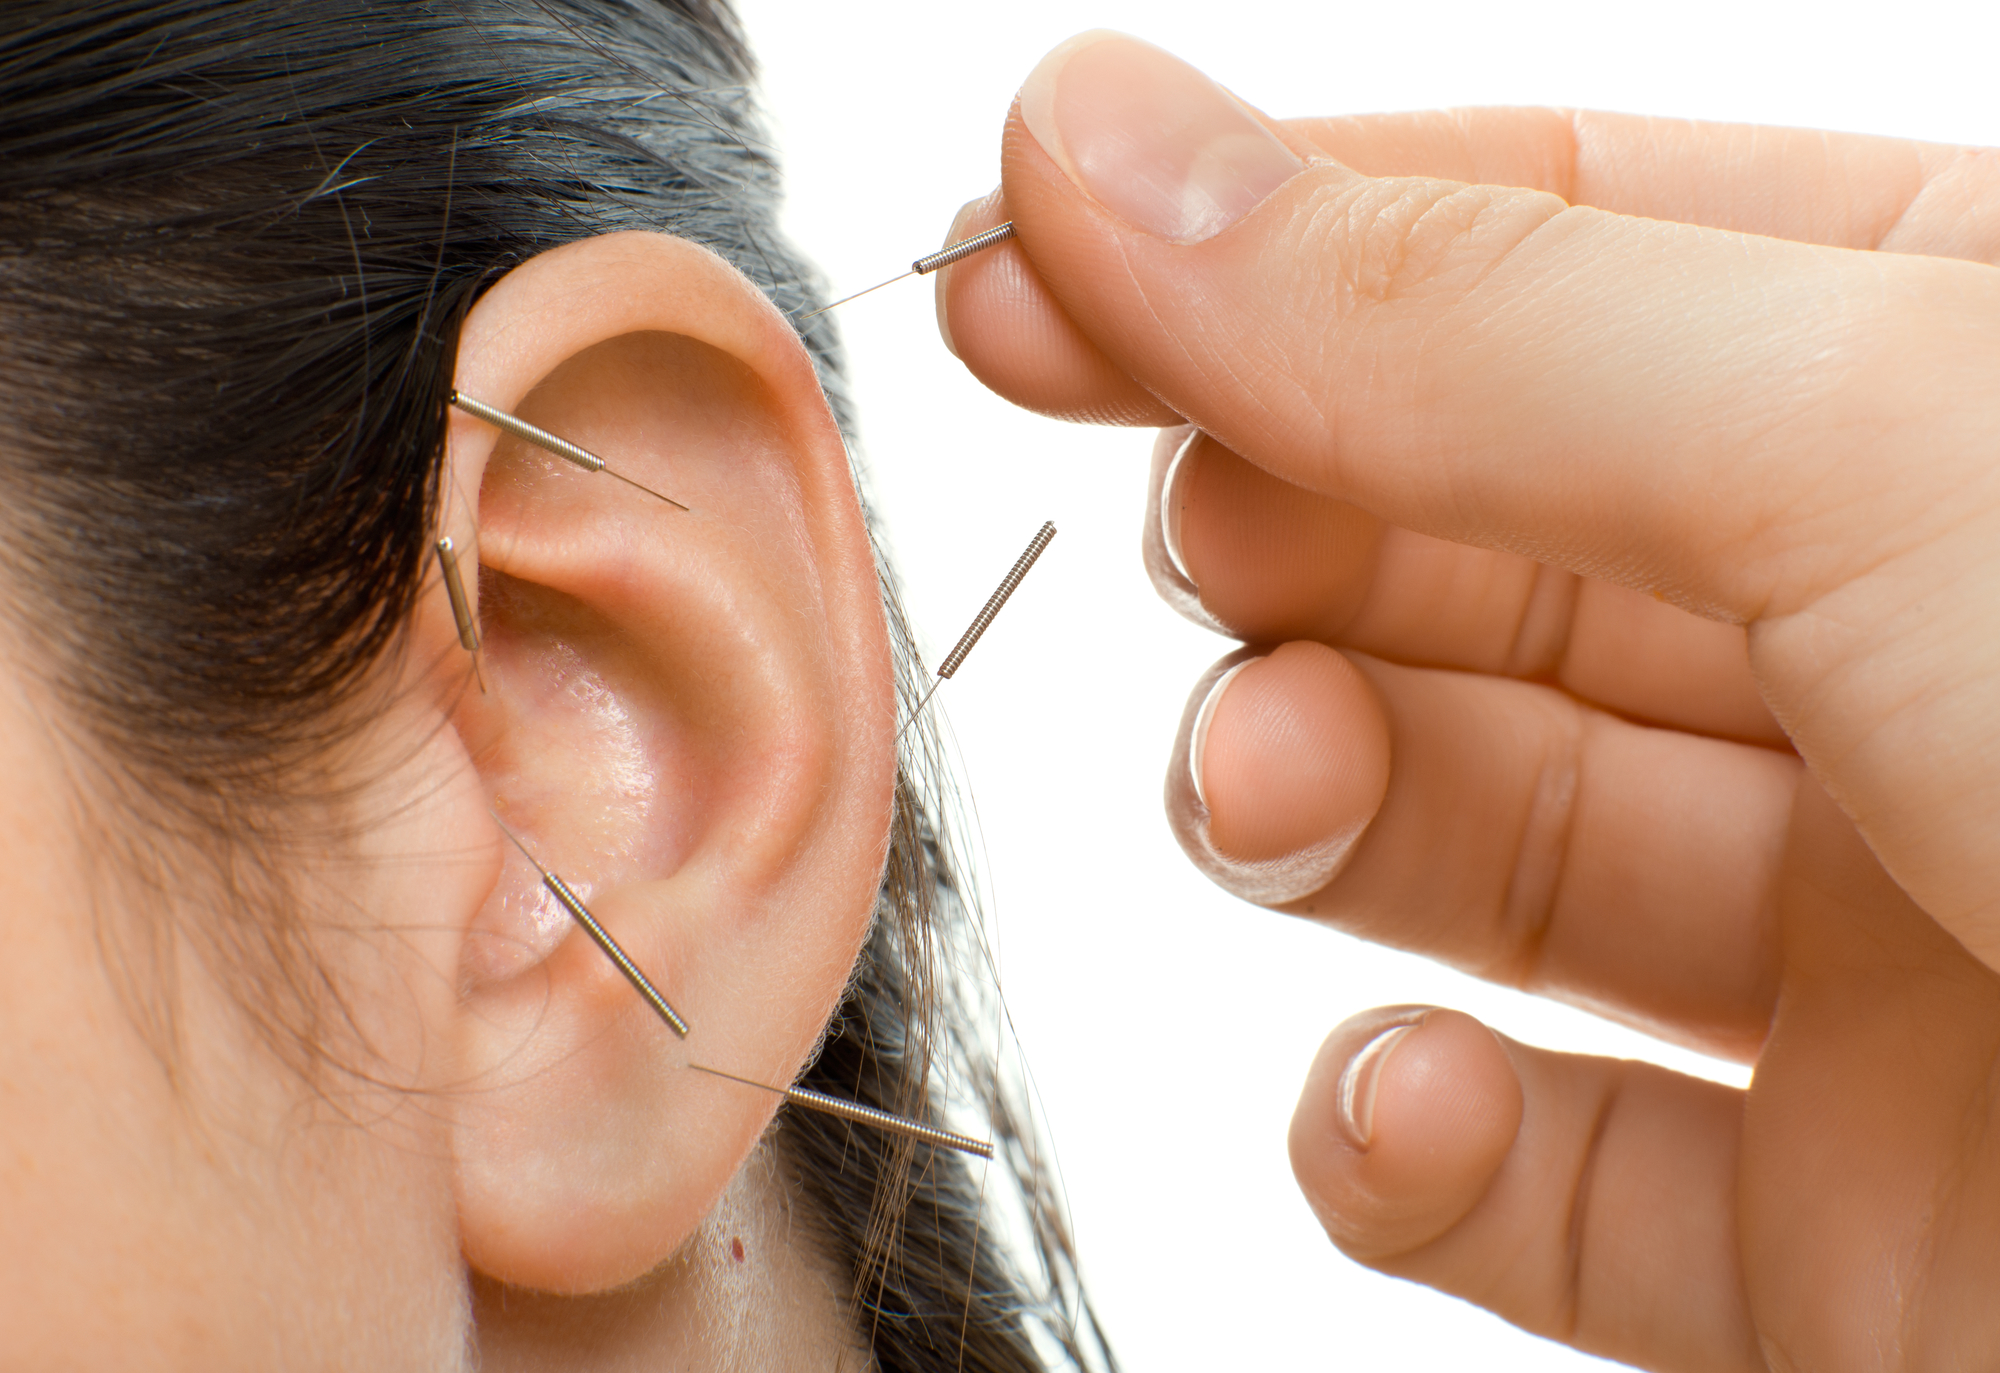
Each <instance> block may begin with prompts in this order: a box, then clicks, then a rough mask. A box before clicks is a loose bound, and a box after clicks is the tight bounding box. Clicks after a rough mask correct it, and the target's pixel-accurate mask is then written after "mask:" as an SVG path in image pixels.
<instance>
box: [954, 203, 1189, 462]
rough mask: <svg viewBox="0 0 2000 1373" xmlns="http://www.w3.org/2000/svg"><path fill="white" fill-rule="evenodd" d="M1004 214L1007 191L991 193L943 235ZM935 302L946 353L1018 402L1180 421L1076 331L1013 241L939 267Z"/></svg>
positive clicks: (1104, 417)
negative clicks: (947, 265) (948, 351)
mask: <svg viewBox="0 0 2000 1373" xmlns="http://www.w3.org/2000/svg"><path fill="white" fill-rule="evenodd" d="M1007 218H1008V211H1007V202H1006V197H1005V193H1004V192H1002V191H999V190H995V191H993V192H992V193H991V194H990V195H987V196H984V197H982V198H981V199H979V200H975V201H972V202H970V203H969V204H967V205H966V206H965V207H964V208H962V209H961V210H960V211H959V212H958V216H957V218H955V219H954V220H953V221H952V226H951V233H950V235H949V237H948V238H947V240H946V241H947V242H952V243H956V242H961V241H963V240H964V239H967V238H970V237H972V236H973V235H974V234H978V233H983V232H985V231H986V230H987V229H991V228H994V227H996V226H998V225H1000V224H1003V223H1005V222H1006V220H1007ZM936 301H937V320H938V333H939V335H940V336H941V337H942V338H943V340H944V345H945V347H946V348H948V349H950V350H951V354H952V356H953V357H956V358H957V359H958V360H959V361H960V362H962V363H964V364H965V366H966V370H968V371H970V372H971V373H972V374H973V375H974V376H975V377H977V378H979V380H980V381H981V382H982V383H984V384H985V385H986V386H987V387H988V388H989V389H990V390H993V391H995V392H997V393H998V394H1000V395H1001V396H1003V397H1005V398H1006V399H1007V400H1010V401H1012V402H1013V403H1014V404H1016V405H1019V406H1021V407H1023V408H1024V409H1028V410H1033V411H1035V412H1037V413H1039V414H1044V415H1049V416H1052V417H1053V418H1056V419H1063V420H1072V421H1078V422H1083V423H1092V424H1119V425H1150V426H1160V425H1169V424H1177V423H1179V422H1180V416H1179V415H1176V414H1175V413H1174V412H1173V411H1172V410H1170V409H1168V408H1167V407H1166V406H1164V405H1162V404H1161V403H1160V402H1159V401H1158V400H1157V399H1155V398H1154V397H1153V395H1152V394H1151V393H1150V392H1148V391H1147V390H1145V388H1143V387H1141V386H1140V385H1139V384H1138V383H1137V382H1135V381H1133V380H1132V379H1131V378H1130V377H1129V376H1127V375H1126V374H1125V373H1124V372H1123V371H1121V370H1120V369H1119V368H1117V367H1116V366H1114V365H1113V364H1112V362H1111V360H1110V359H1109V358H1107V357H1105V356H1104V354H1103V353H1102V352H1101V351H1099V349H1098V348H1097V346H1096V345H1095V344H1093V343H1091V342H1090V341H1089V340H1088V339H1087V338H1085V337H1084V335H1083V332H1082V331H1081V330H1080V329H1078V328H1077V327H1076V325H1075V323H1074V322H1073V321H1071V319H1070V317H1069V316H1068V314H1066V313H1065V312H1064V310H1063V308H1062V306H1061V305H1059V304H1058V303H1057V302H1056V299H1055V297H1054V296H1053V295H1051V294H1050V293H1049V290H1048V288H1047V286H1045V285H1044V284H1043V283H1042V279H1041V277H1040V275H1039V274H1037V273H1036V271H1035V269H1034V266H1033V264H1032V263H1030V262H1029V260H1028V256H1027V253H1026V252H1025V251H1024V250H1023V249H1022V247H1021V244H1020V243H1019V241H1008V242H1003V243H1000V244H998V245H996V246H994V247H992V248H988V249H986V250H985V251H983V252H978V253H974V254H973V255H972V256H971V257H968V258H964V259H962V260H960V261H958V262H955V263H953V264H952V265H951V266H949V267H945V268H942V269H940V270H939V272H938V273H937V285H936Z"/></svg>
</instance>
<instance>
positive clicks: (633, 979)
mask: <svg viewBox="0 0 2000 1373" xmlns="http://www.w3.org/2000/svg"><path fill="white" fill-rule="evenodd" d="M487 814H489V815H493V812H492V811H491V810H490V809H489V810H488V811H487ZM493 823H494V824H496V825H498V826H499V827H500V832H501V833H502V834H504V835H506V836H507V837H508V838H509V839H511V840H513V841H514V847H515V848H517V849H519V850H520V851H521V855H522V857H524V858H526V859H527V860H528V861H529V862H530V863H533V864H534V865H535V871H536V872H539V873H540V874H541V875H542V885H543V886H545V887H547V888H548V889H549V892H550V894H551V895H553V896H554V897H555V899H556V900H558V901H560V902H561V903H562V907H563V909H564V910H566V911H568V912H569V913H570V915H571V916H572V917H573V918H574V919H575V920H576V923H577V924H579V925H581V926H583V928H584V931H585V932H586V933H587V934H589V935H590V937H591V938H592V939H593V940H595V941H596V942H597V947H598V948H600V949H602V950H604V956H605V957H606V958H608V959H610V960H611V961H612V962H613V963H614V964H616V965H617V967H618V971H619V972H621V973H624V974H625V980H626V981H627V982H630V983H631V984H632V988H633V990H634V991H636V992H638V993H639V995H640V996H641V997H643V998H645V1001H646V1004H647V1005H648V1006H651V1007H652V1008H653V1010H654V1011H655V1012H656V1013H657V1014H658V1015H659V1017H660V1019H662V1020H664V1021H665V1022H666V1023H667V1028H668V1029H670V1030H672V1031H673V1032H674V1033H675V1034H676V1035H679V1036H680V1037H681V1038H682V1039H686V1038H687V1037H688V1023H687V1022H686V1021H685V1020H682V1019H681V1015H680V1012H679V1011H676V1010H675V1009H674V1008H673V1007H672V1006H670V1005H668V1004H667V999H666V998H665V997H664V996H662V995H660V989H659V988H658V987H655V986H654V985H653V983H652V980H651V979H650V978H648V977H647V976H646V974H644V973H642V972H640V971H639V965H638V964H637V963H634V962H633V961H632V958H631V955H630V954H627V953H626V952H625V950H624V948H623V947H622V946H621V945H620V944H619V943H618V941H617V940H615V939H613V938H612V937H611V931H609V930H607V929H605V928H604V926H602V925H600V924H598V923H597V917H596V916H594V915H592V914H591V913H590V908H589V907H588V906H585V905H584V904H583V900H582V898H581V897H579V896H578V895H577V894H576V893H575V892H574V891H571V890H570V885H569V883H567V882H565V881H563V880H562V878H560V877H558V876H556V875H555V874H554V873H552V872H550V871H549V870H548V869H547V868H545V867H543V866H542V860H541V859H539V858H537V857H535V855H534V854H532V853H530V852H528V846H527V845H526V844H524V843H522V842H521V836H520V835H518V834H516V833H514V831H512V830H511V829H508V828H507V822H506V821H504V820H502V819H501V818H500V817H499V816H498V815H493Z"/></svg>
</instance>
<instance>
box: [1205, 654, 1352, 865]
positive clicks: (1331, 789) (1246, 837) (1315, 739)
mask: <svg viewBox="0 0 2000 1373" xmlns="http://www.w3.org/2000/svg"><path fill="white" fill-rule="evenodd" d="M1196 767H1197V770H1198V775H1199V776H1200V777H1201V779H1202V788H1201V789H1202V794H1203V800H1204V801H1205V803H1206V804H1207V806H1208V809H1209V815H1210V819H1209V835H1210V837H1211V838H1212V839H1213V841H1214V843H1215V846H1216V847H1217V848H1218V849H1219V850H1221V851H1222V853H1223V854H1225V855H1226V856H1228V857H1231V858H1235V859H1238V860H1240V861H1243V862H1249V863H1256V862H1265V861H1269V860H1272V859H1276V858H1282V857H1284V856H1285V855H1287V854H1292V853H1297V852H1299V851H1300V850H1303V849H1306V848H1309V847H1312V846H1314V845H1320V844H1324V843H1326V842H1328V841H1329V840H1338V841H1341V842H1343V843H1346V844H1351V843H1352V842H1353V841H1354V840H1355V839H1358V838H1359V837H1360V835H1361V832H1362V830H1364V829H1366V828H1367V826H1368V822H1369V821H1371V820H1373V819H1374V818H1375V813H1376V812H1377V811H1378V810H1380V809H1381V806H1382V798H1383V796H1384V795H1385V794H1386V793H1387V791H1388V787H1389V726H1388V719H1387V717H1386V716H1385V715H1384V713H1383V710H1382V704H1381V701H1380V700H1379V699H1378V698H1377V697H1376V695H1375V689H1374V688H1373V687H1372V686H1370V685H1369V683H1368V680H1367V678H1365V677H1363V676H1362V675H1361V673H1360V671H1359V669H1357V668H1356V667H1355V666H1354V664H1352V663H1350V662H1349V661H1348V660H1347V659H1346V658H1344V657H1342V656H1341V655H1340V654H1338V653H1336V652H1334V651H1333V650H1332V649H1330V648H1328V647H1326V646H1325V645H1324V644H1318V643H1312V642H1309V641H1303V640H1301V641H1295V642H1293V643H1289V644H1285V645H1282V646H1281V647H1279V648H1277V649H1276V650H1274V651H1273V652H1272V653H1271V654H1270V655H1269V656H1267V657H1265V658H1263V659H1261V660H1259V661H1257V662H1254V663H1251V664H1249V665H1247V666H1246V667H1245V668H1244V669H1243V670H1242V671H1241V672H1239V673H1238V674H1237V676H1236V677H1235V679H1234V680H1233V681H1232V682H1231V683H1230V684H1229V687H1228V690H1227V691H1226V692H1225V693H1224V694H1223V695H1222V696H1221V697H1219V698H1218V699H1217V700H1216V702H1215V703H1214V706H1213V710H1212V715H1211V718H1210V720H1209V722H1208V728H1207V731H1206V740H1205V744H1204V747H1203V748H1202V750H1201V755H1200V757H1199V758H1198V760H1197V762H1196Z"/></svg>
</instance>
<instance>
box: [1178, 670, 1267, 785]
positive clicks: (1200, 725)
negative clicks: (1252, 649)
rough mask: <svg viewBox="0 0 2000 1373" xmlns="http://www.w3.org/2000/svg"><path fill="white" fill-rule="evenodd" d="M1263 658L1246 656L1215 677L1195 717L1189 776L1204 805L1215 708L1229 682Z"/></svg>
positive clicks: (1190, 748)
mask: <svg viewBox="0 0 2000 1373" xmlns="http://www.w3.org/2000/svg"><path fill="white" fill-rule="evenodd" d="M1262 661H1263V659H1261V658H1246V659H1244V660H1243V661H1242V662H1240V663H1238V664H1237V665H1236V666H1235V667H1232V668H1230V669H1229V671H1227V672H1225V673H1223V674H1222V675H1221V676H1220V677H1217V678H1216V679H1215V685H1214V686H1212V687H1210V688H1209V689H1208V696H1207V698H1206V699H1204V700H1203V701H1202V703H1201V710H1200V711H1199V712H1198V713H1197V714H1196V715H1195V717H1194V737H1193V738H1192V739H1190V740H1189V741H1188V777H1189V779H1190V780H1191V781H1192V782H1193V783H1194V794H1195V798H1196V799H1197V800H1199V801H1200V802H1201V803H1202V804H1203V805H1204V806H1205V805H1207V804H1208V793H1207V792H1205V791H1203V790H1202V787H1201V758H1202V754H1204V753H1205V752H1207V750H1208V726H1209V724H1210V722H1211V721H1213V720H1214V719H1215V708H1216V706H1217V705H1218V704H1220V703H1221V701H1222V693H1223V692H1225V691H1227V690H1229V684H1230V683H1231V682H1233V681H1235V680H1236V678H1237V675H1238V674H1239V673H1241V672H1242V671H1243V669H1244V668H1246V667H1248V666H1250V664H1252V663H1257V662H1262Z"/></svg>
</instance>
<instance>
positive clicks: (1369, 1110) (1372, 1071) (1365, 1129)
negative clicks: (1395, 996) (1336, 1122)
mask: <svg viewBox="0 0 2000 1373" xmlns="http://www.w3.org/2000/svg"><path fill="white" fill-rule="evenodd" d="M1421 1024H1423V1018H1422V1017H1421V1016H1419V1017H1418V1018H1417V1019H1415V1020H1411V1021H1405V1022H1404V1023H1402V1024H1400V1025H1391V1026H1390V1027H1389V1028H1388V1029H1386V1030H1383V1031H1381V1032H1380V1033H1378V1034H1377V1035H1376V1036H1375V1037H1374V1038H1373V1039H1371V1040H1369V1041H1368V1042H1367V1043H1366V1044H1364V1045H1362V1046H1361V1052H1360V1053H1358V1054H1356V1055H1355V1056H1354V1057H1353V1058H1351V1059H1349V1060H1348V1062H1347V1071H1345V1072H1343V1073H1342V1074H1341V1075H1340V1088H1339V1091H1338V1092H1337V1093H1336V1097H1335V1099H1336V1101H1337V1102H1338V1104H1339V1109H1340V1128H1341V1129H1342V1130H1343V1131H1345V1132H1346V1134H1347V1138H1348V1142H1349V1143H1351V1144H1352V1145H1353V1146H1354V1147H1355V1148H1357V1149H1366V1148H1367V1147H1368V1144H1369V1141H1370V1140H1371V1139H1373V1138H1374V1135H1375V1089H1376V1088H1377V1087H1378V1086H1379V1085H1380V1084H1381V1081H1382V1068H1383V1066H1384V1065H1385V1064H1387V1063H1388V1061H1389V1056H1390V1055H1391V1054H1393V1053H1395V1052H1396V1046H1397V1045H1398V1044H1401V1043H1402V1042H1403V1041H1404V1040H1405V1039H1407V1038H1409V1034H1410V1031H1412V1030H1414V1029H1416V1028H1417V1026H1419V1025H1421Z"/></svg>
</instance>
